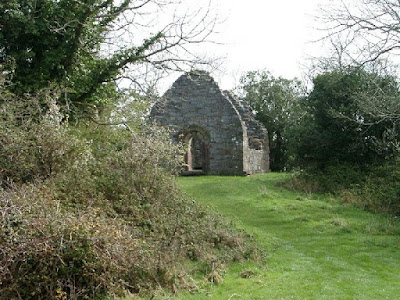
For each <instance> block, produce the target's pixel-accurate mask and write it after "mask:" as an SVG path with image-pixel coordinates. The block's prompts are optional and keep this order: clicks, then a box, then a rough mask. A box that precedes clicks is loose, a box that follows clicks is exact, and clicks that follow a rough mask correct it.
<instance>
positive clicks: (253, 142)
mask: <svg viewBox="0 0 400 300" xmlns="http://www.w3.org/2000/svg"><path fill="white" fill-rule="evenodd" d="M225 95H226V96H227V97H228V98H229V100H230V101H231V103H232V104H233V105H234V107H235V108H236V110H237V112H238V113H239V115H240V117H241V120H243V122H244V123H245V127H246V132H247V146H246V147H244V152H245V155H244V157H245V160H246V163H245V165H247V169H246V172H247V173H248V174H255V173H265V172H269V142H268V131H267V130H266V129H265V127H264V126H263V125H262V124H261V123H260V122H258V121H257V120H256V119H255V118H254V115H253V112H252V111H251V109H250V107H249V105H248V104H247V103H245V102H242V101H239V100H238V99H237V98H236V97H234V96H232V95H231V94H230V93H228V92H225Z"/></svg>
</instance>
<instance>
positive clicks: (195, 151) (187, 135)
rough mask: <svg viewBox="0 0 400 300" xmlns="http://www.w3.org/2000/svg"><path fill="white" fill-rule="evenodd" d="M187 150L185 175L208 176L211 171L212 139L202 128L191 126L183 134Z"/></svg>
mask: <svg viewBox="0 0 400 300" xmlns="http://www.w3.org/2000/svg"><path fill="white" fill-rule="evenodd" d="M181 137H182V141H183V143H184V145H185V148H186V154H185V173H186V174H206V173H207V172H208V170H209V169H210V148H209V147H210V137H209V134H208V132H207V130H205V129H204V128H202V127H199V126H190V127H188V128H186V129H185V130H184V131H183V132H182V133H181Z"/></svg>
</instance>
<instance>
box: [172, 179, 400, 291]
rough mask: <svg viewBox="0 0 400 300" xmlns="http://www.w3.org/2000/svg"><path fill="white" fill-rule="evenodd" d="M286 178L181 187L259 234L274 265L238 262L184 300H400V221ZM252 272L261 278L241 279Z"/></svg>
mask: <svg viewBox="0 0 400 300" xmlns="http://www.w3.org/2000/svg"><path fill="white" fill-rule="evenodd" d="M287 176H288V175H286V174H274V173H271V174H263V175H256V176H250V177H216V176H204V177H184V178H180V179H179V183H180V185H181V187H182V188H183V189H184V190H185V191H186V193H187V194H188V195H190V196H192V197H193V198H195V199H196V200H197V201H199V202H201V203H204V204H207V205H210V206H211V207H213V208H215V210H217V211H218V212H220V213H222V214H223V215H224V216H225V217H226V218H228V219H231V220H234V222H235V223H236V224H237V226H238V227H239V228H242V229H245V230H246V231H247V232H248V233H250V234H252V235H254V236H255V239H256V240H257V242H258V244H259V245H260V247H261V248H263V249H264V250H265V251H266V253H267V261H266V264H265V265H263V264H258V265H256V264H249V263H243V264H236V265H233V266H231V267H229V269H227V272H226V275H225V276H224V282H223V284H222V285H218V286H216V285H213V286H212V285H211V284H208V283H207V284H204V285H202V289H201V291H200V292H199V293H198V294H193V295H190V294H181V295H179V297H178V298H180V299H400V222H399V221H398V220H396V219H393V218H387V217H385V216H382V215H378V214H374V213H369V212H365V211H362V210H360V209H358V208H354V207H350V206H343V205H341V204H340V203H339V201H337V200H335V199H334V198H332V197H329V196H326V195H316V194H313V195H307V194H302V193H298V192H292V191H288V190H286V189H284V188H282V187H279V186H278V185H277V184H276V183H277V182H279V181H282V180H284V179H285V178H287ZM245 270H250V271H252V272H253V273H254V276H252V277H250V278H241V276H240V274H241V273H242V272H243V271H245Z"/></svg>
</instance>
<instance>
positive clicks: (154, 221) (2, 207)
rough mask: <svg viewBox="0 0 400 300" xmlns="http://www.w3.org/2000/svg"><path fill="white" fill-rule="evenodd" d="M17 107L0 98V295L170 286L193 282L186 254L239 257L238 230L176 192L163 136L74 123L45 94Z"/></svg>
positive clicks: (90, 294)
mask: <svg viewBox="0 0 400 300" xmlns="http://www.w3.org/2000/svg"><path fill="white" fill-rule="evenodd" d="M47 95H48V94H47ZM46 99H47V100H49V102H46ZM24 103H25V102H24V101H22V100H21V101H14V102H10V101H4V102H3V103H2V104H1V111H2V118H1V127H0V136H1V143H2V147H1V152H0V163H1V169H0V170H1V175H2V189H1V190H0V218H1V219H0V266H1V267H0V282H1V285H0V295H1V297H4V298H6V299H12V298H18V297H19V298H22V299H28V298H29V299H55V298H60V299H65V298H72V299H86V298H96V297H103V296H106V295H108V296H121V295H123V294H124V293H125V292H127V291H129V292H131V293H142V292H147V293H150V292H151V291H153V290H154V289H158V288H165V289H168V290H171V291H175V290H176V289H178V288H190V287H191V285H190V284H189V283H188V282H190V281H189V280H188V279H187V278H189V274H188V272H187V270H185V268H184V267H183V266H184V262H185V261H186V260H188V259H192V260H196V261H199V262H201V263H209V262H211V261H212V262H215V263H216V262H218V263H222V262H226V261H230V260H232V259H243V258H244V257H245V256H247V257H248V253H249V252H250V251H251V250H250V249H251V246H249V245H247V242H246V240H245V239H243V237H242V236H241V235H239V234H238V233H236V232H234V231H233V230H231V229H230V227H229V225H227V224H225V222H224V221H223V220H221V218H220V216H218V215H216V214H211V213H209V212H208V211H207V210H205V209H202V208H201V207H199V206H198V205H197V204H196V203H195V202H194V201H190V200H189V199H187V198H186V197H185V196H184V194H183V193H182V192H181V191H180V190H179V189H178V188H177V187H176V184H175V181H174V177H173V175H172V174H174V173H176V172H177V171H178V170H179V168H180V166H181V157H182V156H181V155H179V153H180V152H181V149H180V147H179V145H178V146H175V145H172V144H171V141H170V140H169V139H168V134H167V133H166V132H164V131H157V130H155V129H151V128H148V129H147V131H139V130H137V131H132V132H128V131H127V130H126V128H124V127H122V126H115V127H110V126H106V127H104V126H101V125H96V124H93V123H86V124H81V125H82V128H73V130H72V128H70V127H69V126H68V123H67V122H66V121H64V122H61V114H60V113H59V111H58V110H57V106H56V104H55V103H54V101H53V98H52V97H50V96H49V98H46V97H44V98H43V99H40V101H39V100H38V99H36V100H34V99H29V101H28V103H41V105H36V106H34V107H30V109H27V106H24V105H22V107H21V104H24ZM44 105H45V107H44ZM24 111H26V114H24V113H22V112H24ZM23 132H25V133H23ZM21 150H23V151H21ZM8 159H11V163H10V162H8Z"/></svg>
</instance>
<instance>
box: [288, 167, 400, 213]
mask: <svg viewBox="0 0 400 300" xmlns="http://www.w3.org/2000/svg"><path fill="white" fill-rule="evenodd" d="M285 185H286V186H287V187H289V188H293V189H297V190H303V191H305V192H329V193H333V194H336V195H340V196H341V198H342V199H343V201H344V203H345V204H353V205H356V206H359V207H362V208H364V209H368V210H372V211H375V212H384V213H388V214H392V215H397V216H399V215H400V162H399V160H398V159H392V160H390V161H388V162H387V163H384V164H380V165H371V166H369V167H368V168H366V167H365V166H364V167H360V166H357V165H356V166H354V165H350V164H342V165H336V166H333V165H331V166H328V167H326V168H325V169H323V170H307V171H302V172H300V173H298V174H295V175H294V176H293V178H292V179H291V180H290V181H289V182H286V183H285Z"/></svg>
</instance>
